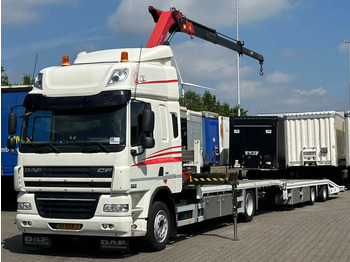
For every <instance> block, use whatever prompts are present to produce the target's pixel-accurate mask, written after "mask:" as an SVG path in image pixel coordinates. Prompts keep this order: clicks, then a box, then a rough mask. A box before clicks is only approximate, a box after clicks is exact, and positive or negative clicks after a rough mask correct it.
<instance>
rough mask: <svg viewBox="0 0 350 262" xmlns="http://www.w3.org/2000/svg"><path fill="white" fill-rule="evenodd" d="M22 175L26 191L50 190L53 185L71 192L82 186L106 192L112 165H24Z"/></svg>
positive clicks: (109, 186)
mask: <svg viewBox="0 0 350 262" xmlns="http://www.w3.org/2000/svg"><path fill="white" fill-rule="evenodd" d="M23 176H24V185H25V186H26V188H27V190H28V191H38V190H39V189H40V190H41V191H42V190H43V189H44V190H46V191H52V190H50V189H51V188H54V187H55V188H65V189H70V191H71V192H72V191H73V192H74V191H81V189H82V188H86V189H93V190H95V189H99V191H100V192H108V191H109V190H110V188H111V184H112V177H113V167H28V166H26V167H24V174H23ZM78 189H79V190H78ZM95 192H96V191H95Z"/></svg>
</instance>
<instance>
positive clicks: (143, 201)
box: [8, 8, 339, 250]
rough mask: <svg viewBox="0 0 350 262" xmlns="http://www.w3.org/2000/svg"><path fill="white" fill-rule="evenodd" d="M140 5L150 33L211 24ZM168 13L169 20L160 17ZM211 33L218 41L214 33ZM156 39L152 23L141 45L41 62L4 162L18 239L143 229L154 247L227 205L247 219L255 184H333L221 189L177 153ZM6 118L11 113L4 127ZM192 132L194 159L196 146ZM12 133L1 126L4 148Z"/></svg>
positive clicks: (300, 197)
mask: <svg viewBox="0 0 350 262" xmlns="http://www.w3.org/2000/svg"><path fill="white" fill-rule="evenodd" d="M150 12H151V13H152V15H153V16H154V17H155V21H156V22H157V24H156V28H155V32H156V33H158V32H159V25H160V24H162V23H163V25H160V28H164V27H165V26H164V24H167V25H168V27H167V30H166V32H165V34H166V33H167V32H168V31H171V32H175V31H177V30H182V31H184V30H185V27H186V28H187V29H188V28H189V27H190V26H192V25H193V26H194V29H193V28H192V29H189V30H192V31H189V32H187V33H189V34H190V35H196V34H197V35H199V36H200V32H201V30H202V31H203V30H204V32H205V34H206V35H208V33H211V34H212V35H215V34H216V32H215V31H213V30H212V29H209V28H206V27H201V26H200V25H199V24H197V23H195V22H193V21H190V20H188V19H185V18H184V17H183V16H182V14H181V13H180V12H179V11H177V10H175V9H172V10H171V11H169V12H161V11H159V10H156V9H154V8H150ZM164 16H166V17H165V18H164ZM169 19H170V21H173V23H172V24H171V25H174V26H176V28H175V29H174V28H173V27H174V26H173V27H171V25H170V26H169V23H165V22H164V21H169ZM158 20H159V21H158ZM170 27H171V28H172V29H169V28H170ZM157 28H158V29H157ZM160 31H161V30H160ZM214 33H215V34H214ZM163 34H164V33H163ZM215 38H216V39H219V40H220V39H221V40H220V41H221V42H220V41H219V42H216V43H218V44H220V45H224V44H223V42H222V39H223V37H222V36H220V35H217V34H216V36H215ZM159 39H163V40H162V41H159ZM155 40H156V41H155ZM152 41H153V42H152ZM164 41H165V38H164V37H163V36H162V34H158V35H157V36H156V37H154V34H152V37H151V39H150V42H149V44H148V46H147V47H146V48H136V49H114V50H105V51H97V52H91V53H86V52H82V53H80V54H78V56H77V58H76V59H75V61H74V63H73V64H72V65H70V64H69V61H68V58H67V57H64V59H63V63H62V66H56V67H49V68H45V69H43V70H41V71H40V73H39V75H38V77H37V78H36V81H35V84H34V88H33V90H32V91H31V92H30V93H29V94H28V95H27V96H26V98H25V100H24V103H23V107H24V108H25V114H24V115H22V116H20V117H21V118H23V125H22V131H21V136H20V143H19V149H18V152H17V154H18V163H17V166H16V167H15V170H14V181H15V189H16V190H17V191H18V192H19V194H18V199H17V203H18V209H17V215H16V219H15V222H16V224H17V226H18V228H19V230H20V232H22V233H23V241H24V244H26V245H43V246H46V245H51V243H52V242H53V241H55V240H56V239H57V238H60V237H73V236H74V237H96V238H98V239H99V243H100V246H101V248H105V249H112V248H113V249H120V250H126V249H127V248H128V243H129V241H128V240H129V239H130V238H133V237H144V238H145V240H146V241H147V243H148V244H149V246H150V247H151V248H152V249H153V250H161V249H163V248H165V246H166V243H167V241H168V239H169V237H170V236H175V235H176V228H177V227H180V226H183V225H188V224H192V223H197V222H201V221H203V220H207V219H210V218H214V217H220V216H226V215H230V214H232V213H233V212H234V208H236V210H237V212H238V213H241V214H242V215H243V218H244V219H245V220H246V221H250V220H251V219H252V218H253V216H254V213H255V211H256V210H257V209H258V199H259V198H262V197H264V196H273V198H274V199H275V202H276V204H287V205H293V204H296V203H301V202H310V203H313V202H314V201H315V199H316V198H317V197H320V199H321V200H323V201H325V200H326V199H327V197H328V196H329V195H330V194H337V193H338V192H339V187H338V186H337V185H335V184H334V183H332V182H331V181H329V180H307V181H304V180H303V181H291V180H285V181H283V180H261V181H240V182H239V185H237V183H236V186H237V188H236V190H232V189H233V186H232V185H231V184H229V183H228V182H227V181H228V175H227V174H226V172H222V173H219V174H218V173H216V174H210V173H208V174H202V173H200V170H199V168H198V165H194V166H193V167H191V166H188V165H184V164H183V159H182V150H181V133H180V132H181V129H180V107H179V102H178V98H179V95H178V94H179V92H178V80H177V74H176V69H175V68H174V67H173V66H172V65H171V57H172V51H171V48H170V47H169V46H167V45H162V43H163V42H164ZM225 41H226V42H230V43H232V44H235V45H234V48H232V49H235V48H237V47H239V50H238V51H239V52H241V53H242V54H248V55H249V56H251V57H253V58H256V59H258V60H259V61H260V62H262V61H263V58H262V56H261V55H259V54H256V53H255V52H252V51H250V50H248V49H245V48H244V47H243V45H241V44H237V43H234V41H233V40H231V39H228V40H227V39H226V40H225ZM226 42H225V43H226ZM224 46H225V45H224ZM226 47H227V45H226ZM229 48H230V47H229ZM247 50H248V51H247ZM15 127H16V116H15V114H14V113H10V115H9V133H10V134H12V133H13V130H15V129H16V128H15ZM194 144H195V146H194V147H195V150H194V159H196V157H198V154H199V151H200V150H199V145H198V141H197V142H195V143H194ZM15 145H16V142H15V140H14V139H13V138H12V137H10V138H9V140H8V148H9V149H14V148H15ZM233 191H235V193H236V194H237V195H236V196H235V198H236V200H237V203H236V206H234V207H233V206H232V193H233Z"/></svg>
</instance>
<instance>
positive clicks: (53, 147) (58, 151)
mask: <svg viewBox="0 0 350 262" xmlns="http://www.w3.org/2000/svg"><path fill="white" fill-rule="evenodd" d="M49 146H50V147H51V148H52V149H53V151H55V153H57V154H59V153H61V151H60V150H59V149H58V148H57V147H55V146H54V145H53V144H51V143H49Z"/></svg>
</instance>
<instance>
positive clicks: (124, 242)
mask: <svg viewBox="0 0 350 262" xmlns="http://www.w3.org/2000/svg"><path fill="white" fill-rule="evenodd" d="M129 242H130V241H129V239H127V238H115V237H100V238H99V246H100V250H117V251H129Z"/></svg>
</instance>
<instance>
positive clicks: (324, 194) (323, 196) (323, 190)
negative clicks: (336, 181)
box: [318, 186, 327, 202]
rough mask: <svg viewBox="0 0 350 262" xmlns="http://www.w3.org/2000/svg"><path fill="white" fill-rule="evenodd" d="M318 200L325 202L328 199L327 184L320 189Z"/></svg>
mask: <svg viewBox="0 0 350 262" xmlns="http://www.w3.org/2000/svg"><path fill="white" fill-rule="evenodd" d="M318 200H319V201H321V202H325V201H326V200H327V187H326V186H322V187H321V188H320V189H319V190H318Z"/></svg>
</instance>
